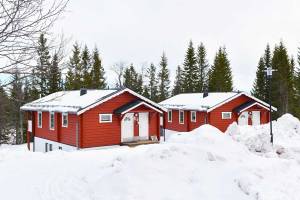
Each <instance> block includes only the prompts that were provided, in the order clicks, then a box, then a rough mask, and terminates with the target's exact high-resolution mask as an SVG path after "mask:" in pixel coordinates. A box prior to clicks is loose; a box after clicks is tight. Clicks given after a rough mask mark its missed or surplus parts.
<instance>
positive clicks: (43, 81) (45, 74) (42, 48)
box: [36, 34, 51, 97]
mask: <svg viewBox="0 0 300 200" xmlns="http://www.w3.org/2000/svg"><path fill="white" fill-rule="evenodd" d="M37 54H38V63H37V64H38V65H37V67H36V73H37V81H38V85H39V91H40V94H41V96H42V97H43V96H46V95H48V94H49V91H48V88H47V86H48V80H49V74H50V73H49V67H50V58H51V56H50V53H49V47H48V44H47V38H45V35H44V34H41V35H40V37H39V40H38V47H37Z"/></svg>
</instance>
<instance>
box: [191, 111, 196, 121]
mask: <svg viewBox="0 0 300 200" xmlns="http://www.w3.org/2000/svg"><path fill="white" fill-rule="evenodd" d="M193 114H194V115H195V120H193ZM196 121H197V112H196V111H191V122H196Z"/></svg>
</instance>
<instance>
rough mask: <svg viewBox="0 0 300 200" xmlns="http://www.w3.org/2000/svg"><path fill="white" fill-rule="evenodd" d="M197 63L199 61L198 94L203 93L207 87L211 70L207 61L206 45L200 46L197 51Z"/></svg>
mask: <svg viewBox="0 0 300 200" xmlns="http://www.w3.org/2000/svg"><path fill="white" fill-rule="evenodd" d="M196 61H197V68H198V76H199V78H198V80H197V83H196V85H197V87H196V88H197V89H196V91H197V92H203V91H204V87H205V85H207V80H208V75H207V73H208V69H209V64H208V61H207V59H206V50H205V47H204V44H203V43H201V44H200V46H198V49H197V55H196Z"/></svg>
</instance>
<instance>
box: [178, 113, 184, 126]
mask: <svg viewBox="0 0 300 200" xmlns="http://www.w3.org/2000/svg"><path fill="white" fill-rule="evenodd" d="M180 113H183V115H182V116H183V117H182V122H181V121H180ZM178 121H179V124H184V110H179V112H178Z"/></svg>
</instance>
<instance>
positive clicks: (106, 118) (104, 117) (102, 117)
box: [99, 114, 112, 123]
mask: <svg viewBox="0 0 300 200" xmlns="http://www.w3.org/2000/svg"><path fill="white" fill-rule="evenodd" d="M99 122H100V123H110V122H112V114H99Z"/></svg>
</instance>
